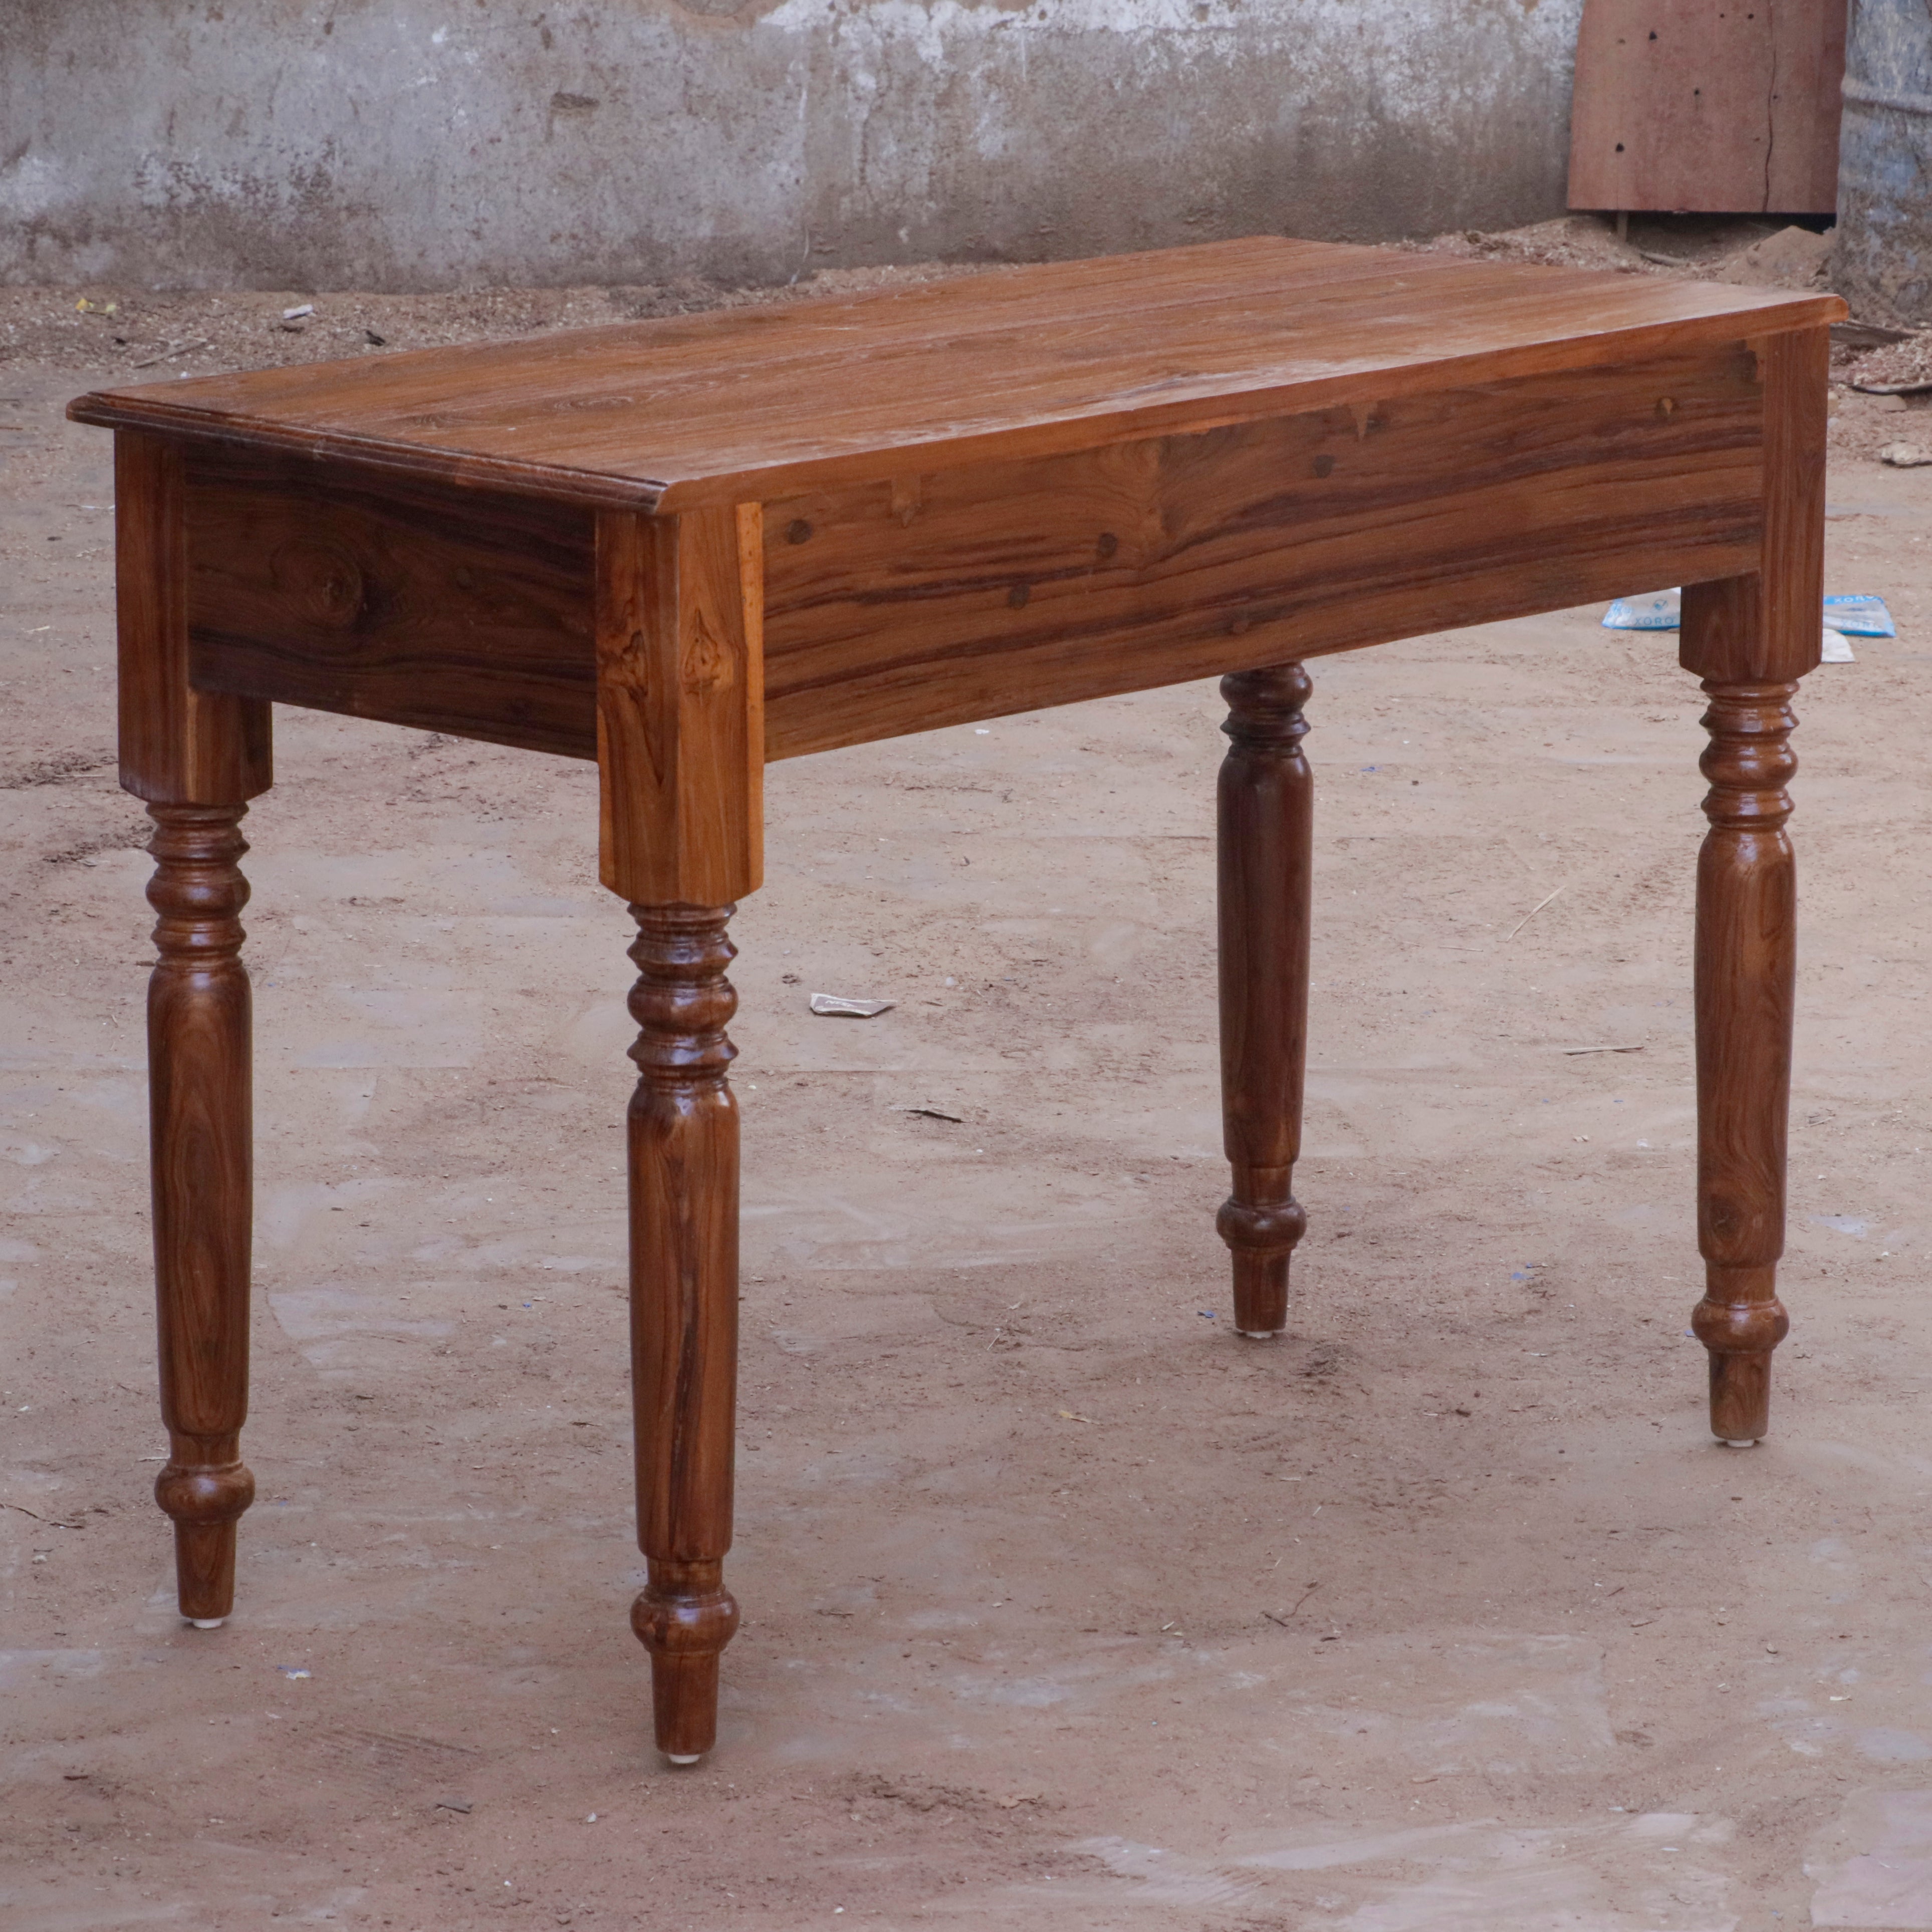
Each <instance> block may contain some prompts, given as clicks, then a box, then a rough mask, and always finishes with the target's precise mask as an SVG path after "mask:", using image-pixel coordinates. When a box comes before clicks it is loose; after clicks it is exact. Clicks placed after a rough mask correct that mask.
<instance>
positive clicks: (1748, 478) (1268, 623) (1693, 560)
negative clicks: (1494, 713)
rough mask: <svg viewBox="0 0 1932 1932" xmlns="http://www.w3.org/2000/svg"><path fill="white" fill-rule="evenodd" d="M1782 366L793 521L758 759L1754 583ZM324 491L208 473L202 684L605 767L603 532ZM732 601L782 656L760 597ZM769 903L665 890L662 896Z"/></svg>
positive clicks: (343, 474)
mask: <svg viewBox="0 0 1932 1932" xmlns="http://www.w3.org/2000/svg"><path fill="white" fill-rule="evenodd" d="M1788 339H1790V338H1773V339H1772V344H1773V346H1772V347H1771V348H1770V349H1769V350H1766V352H1765V354H1766V355H1768V356H1775V355H1776V354H1777V353H1778V350H1777V348H1776V346H1775V345H1776V344H1778V342H1780V341H1786V340H1788ZM1762 360H1763V357H1762V356H1760V357H1754V356H1753V355H1752V353H1751V352H1750V351H1748V350H1746V349H1745V347H1742V345H1741V344H1736V343H1733V344H1730V345H1727V346H1720V347H1715V348H1711V349H1705V350H1698V351H1697V352H1694V353H1683V354H1679V355H1674V356H1666V357H1661V358H1658V359H1653V360H1652V361H1649V362H1642V363H1638V364H1636V365H1632V366H1631V367H1630V368H1625V369H1616V370H1595V371H1583V372H1580V373H1578V374H1572V375H1568V376H1562V377H1547V376H1545V377H1531V378H1527V379H1524V380H1521V381H1517V382H1512V383H1499V384H1494V385H1490V386H1484V387H1481V388H1476V389H1450V390H1448V391H1445V392H1441V393H1439V394H1436V395H1427V396H1412V397H1407V398H1400V399H1398V400H1397V401H1394V402H1391V403H1385V404H1379V405H1378V406H1376V407H1375V408H1373V409H1370V410H1329V411H1325V412H1322V413H1318V414H1316V415H1313V416H1298V417H1292V418H1289V419H1284V420H1283V421H1281V422H1275V423H1269V424H1259V425H1248V426H1247V427H1245V428H1239V429H1232V430H1216V431H1207V432H1204V433H1202V434H1196V435H1192V436H1186V437H1163V438H1158V439H1155V440H1151V441H1148V442H1144V443H1133V444H1127V445H1119V446H1114V447H1112V448H1109V449H1103V450H1100V451H1097V452H1087V453H1085V454H1082V455H1077V456H1071V457H1061V458H1055V459H1052V460H1039V461H1020V462H1013V463H988V464H985V465H983V466H979V467H977V468H974V469H965V470H960V471H944V472H937V473H925V472H916V473H913V474H910V475H905V476H901V477H899V478H893V479H891V480H889V481H885V482H882V483H880V484H876V485H871V486H868V487H863V488H859V489H847V490H838V491H832V492H825V493H817V494H814V495H811V496H794V497H790V498H786V499H781V500H780V501H779V502H776V503H774V504H773V505H770V506H769V508H768V510H766V511H765V512H764V529H765V535H764V538H763V544H762V546H761V547H759V546H756V545H741V546H740V547H739V555H738V564H739V568H741V569H751V568H754V567H761V568H762V570H763V581H764V586H765V588H764V591H763V598H762V606H763V620H762V621H763V637H764V641H765V650H764V652H763V661H765V662H766V665H767V669H766V673H765V676H766V685H765V694H764V703H765V711H764V731H763V736H764V754H765V756H766V757H789V756H793V755H796V754H799V753H800V752H805V751H819V750H823V749H826V748H829V747H832V746H835V745H843V744H851V743H857V742H862V741H864V740H865V739H869V738H877V737H883V736H891V735H893V734H895V733H898V732H901V731H906V730H924V729H929V728H931V727H933V726H935V725H938V724H947V723H952V722H960V721H965V720H968V719H974V718H983V717H987V716H989V715H995V714H997V713H998V712H1002V711H1010V710H1015V709H1025V708H1028V707H1031V706H1034V705H1038V704H1042V703H1066V702H1070V701H1073V700H1076V699H1079V698H1085V697H1097V696H1102V695H1105V694H1110V693H1113V692H1118V691H1128V690H1133V689H1136V688H1141V687H1142V686H1145V685H1150V684H1157V683H1163V682H1174V681H1177V680H1179V679H1186V678H1190V677H1195V676H1202V675H1205V674H1208V673H1213V672H1216V671H1222V670H1228V669H1229V668H1230V667H1242V666H1244V665H1247V664H1265V663H1267V662H1268V661H1281V660H1282V659H1283V658H1285V657H1287V656H1291V655H1295V653H1297V652H1299V653H1301V654H1303V655H1309V656H1313V655H1320V654H1325V653H1326V652H1332V651H1335V650H1339V649H1349V648H1353V647H1355V646H1359V645H1361V644H1364V643H1379V642H1382V641H1383V640H1386V639H1388V638H1390V637H1400V636H1403V635H1407V634H1413V633H1415V632H1417V631H1427V630H1430V629H1435V628H1442V627H1444V626H1446V625H1454V624H1457V623H1466V622H1475V621H1478V619H1487V618H1493V617H1498V616H1514V615H1520V614H1523V613H1526V612H1529V611H1531V610H1544V609H1549V608H1552V607H1562V606H1564V605H1567V604H1574V603H1577V602H1579V601H1583V600H1584V599H1585V598H1589V597H1592V596H1595V595H1611V594H1613V593H1614V592H1617V591H1618V590H1619V589H1628V586H1629V584H1630V583H1631V582H1635V581H1639V580H1656V581H1669V580H1671V579H1672V578H1673V577H1675V578H1677V579H1679V580H1682V579H1685V578H1689V579H1696V578H1697V577H1700V576H1703V577H1712V576H1715V575H1718V574H1731V573H1735V572H1736V571H1739V570H1742V569H1746V568H1751V567H1752V566H1753V565H1755V564H1756V563H1757V562H1758V561H1759V559H1760V556H1761V553H1762V547H1761V538H1760V527H1761V515H1762V512H1761V511H1760V499H1761V496H1762V492H1763V463H1762V457H1761V454H1760V451H1761V447H1762V438H1763V416H1764V402H1763V388H1762V386H1761V384H1760V380H1759V370H1760V363H1761V362H1762ZM311 467H312V466H308V465H305V464H303V463H297V462H294V461H293V460H290V459H288V458H281V457H276V456H270V457H268V458H261V457H252V456H251V457H249V458H246V459H237V458H233V457H230V456H228V455H225V454H223V455H219V456H213V455H211V456H206V457H201V456H197V457H196V458H195V459H194V460H193V464H192V465H191V468H190V491H189V498H188V502H189V554H190V583H191V593H190V618H191V621H192V624H193V631H192V636H193V656H192V664H193V674H194V676H195V678H196V681H197V682H199V683H200V684H202V685H204V686H205V687H208V688H217V689H220V690H224V691H245V692H248V693H249V694H253V695H255V696H257V697H272V698H274V699H275V700H278V701H279V702H283V703H303V704H311V705H315V706H319V707H320V708H322V709H329V710H339V711H346V712H352V713H354V714H356V715H361V716H365V717H374V718H386V719H388V720H389V721H392V722H394V723H398V724H414V725H417V726H420V727H423V728H426V729H433V730H445V731H451V732H455V733H458V734H459V735H462V736H472V737H483V738H488V739H495V740H496V741H498V742H504V743H508V744H518V745H526V746H529V747H530V748H535V749H540V750H545V751H561V752H565V753H568V754H573V755H576V756H580V757H590V756H592V755H594V754H595V748H596V741H595V686H594V678H595V670H594V665H593V663H592V649H591V645H590V640H589V631H590V630H591V629H592V619H591V617H590V616H589V613H588V612H587V610H586V602H587V601H588V598H589V595H590V580H591V575H592V571H591V567H590V563H589V555H588V538H587V535H586V531H587V526H588V517H587V513H585V512H583V511H578V510H577V509H574V508H571V507H569V506H562V507H561V508H559V507H556V506H550V505H535V504H523V503H520V502H519V500H518V499H514V498H509V497H505V496H501V495H496V494H491V493H484V492H480V491H463V490H457V489H455V488H453V487H449V486H447V485H442V484H422V483H418V482H413V481H398V480H397V479H394V478H388V479H386V478H383V477H382V476H380V475H371V474H370V473H369V472H365V471H363V470H362V469H359V468H357V469H350V468H347V467H346V466H345V467H344V468H341V469H331V470H329V471H328V472H326V476H327V478H328V479H329V480H328V481H326V482H323V483H322V484H320V487H314V488H313V489H311V488H310V487H308V483H307V482H306V481H305V471H306V470H307V469H308V468H311ZM1472 479H1474V480H1473V481H1472ZM740 514H742V515H749V514H751V507H750V506H747V507H746V508H745V511H742V513H740ZM693 516H694V520H693V521H692V522H691V524H690V526H689V531H688V535H690V534H694V533H695V532H697V531H699V530H709V531H710V532H714V533H715V535H716V538H717V540H718V544H719V545H720V547H719V550H718V554H717V555H716V556H711V555H710V554H709V553H708V552H707V551H706V550H704V549H703V542H702V541H700V543H699V544H698V547H697V549H696V550H693V549H692V548H691V544H689V543H686V544H685V545H684V547H683V549H682V550H676V545H674V544H673V542H672V539H670V538H669V537H667V536H663V535H660V536H657V537H651V536H649V535H647V534H646V520H643V519H641V518H636V517H631V516H630V515H629V514H628V513H627V512H622V511H616V512H605V513H604V519H605V523H604V528H605V537H604V541H605V544H606V551H607V565H608V566H609V568H610V571H612V572H613V575H612V577H611V578H610V582H609V584H608V586H607V587H608V589H609V592H610V595H612V596H613V598H620V597H629V598H632V599H633V600H634V599H636V598H649V597H652V596H655V597H659V598H666V597H669V596H670V595H672V594H673V591H672V586H673V583H674V582H676V580H678V572H679V571H680V570H682V571H686V572H687V573H688V571H690V570H691V569H696V570H697V571H698V572H699V574H700V577H701V576H702V574H703V571H706V570H707V569H708V570H709V571H712V573H713V574H714V575H715V576H716V577H718V580H719V581H720V583H724V581H725V580H727V578H728V574H729V571H730V568H731V565H730V562H728V561H727V559H726V558H725V557H724V554H723V550H722V547H721V545H722V535H723V532H724V527H725V526H724V520H723V518H724V513H723V512H717V511H711V512H704V513H702V514H699V513H693ZM706 518H709V521H706V520H705V519H706ZM1660 520H1661V522H1662V528H1661V529H1660ZM704 541H709V539H706V540H704ZM667 546H669V547H667ZM674 551H676V554H673V552H674ZM620 556H621V557H623V558H626V559H628V562H625V563H624V564H623V565H622V569H621V570H619V565H618V562H617V559H619V557H620ZM652 559H655V561H653V560H652ZM625 573H628V577H627V579H626V580H627V581H628V583H629V586H630V587H629V588H628V589H625V588H624V587H623V586H622V585H621V584H619V583H618V581H617V577H619V576H622V575H624V574H625ZM741 589H742V586H741ZM703 595H705V596H712V593H711V592H704V593H703ZM718 601H719V598H718V597H717V596H712V604H717V603H718ZM760 602H761V600H760V596H759V595H757V592H756V591H755V589H751V590H745V592H744V594H743V595H741V597H740V598H739V606H740V608H741V610H742V612H743V613H744V614H743V617H742V623H743V624H744V625H755V624H757V622H759V616H758V613H759V610H760ZM707 607H708V606H707ZM640 608H641V606H640ZM656 621H658V622H660V623H661V624H662V625H670V623H671V622H673V619H672V617H671V616H670V610H669V606H668V605H666V606H665V607H664V608H663V609H662V610H658V615H657V619H656ZM682 621H685V622H699V621H702V622H706V623H715V622H718V619H717V617H716V616H715V612H714V614H713V616H709V617H703V616H701V613H697V607H694V612H693V613H687V616H686V617H685V619H683V620H682ZM724 622H726V624H727V626H728V625H729V622H730V619H729V615H728V613H727V614H726V617H725V619H724ZM633 634H639V635H646V636H649V635H659V634H661V635H663V636H666V637H667V636H668V634H669V633H668V631H667V630H666V631H661V632H659V633H654V632H652V631H650V629H649V626H648V625H646V626H643V627H642V628H641V629H640V627H639V626H638V625H635V624H630V623H625V624H622V625H614V624H613V629H612V630H611V631H610V636H611V637H612V639H613V656H612V658H611V659H610V678H611V687H610V688H611V698H610V703H611V705H612V708H613V715H616V712H617V709H618V703H619V700H618V699H617V696H616V694H617V693H618V692H619V691H621V690H622V689H625V688H628V684H627V680H628V679H629V678H630V677H631V672H630V671H628V670H625V661H626V659H625V653H626V652H629V651H630V650H631V646H630V643H629V641H628V640H629V639H630V638H631V636H632V635H633ZM745 637H746V642H745V646H744V649H745V661H746V663H747V664H753V663H755V662H757V661H759V659H760V653H759V652H755V651H754V650H752V649H751V647H750V643H749V641H748V640H749V637H750V632H749V631H746V633H745ZM620 639H621V640H622V646H623V648H622V650H618V649H616V643H617V641H618V640H620ZM639 648H640V652H641V656H640V659H639V661H640V664H641V662H642V660H643V658H648V657H649V652H650V649H652V648H653V647H652V646H648V645H647V646H640V647H639ZM666 648H668V646H666ZM730 649H731V650H732V651H733V652H736V649H738V640H737V638H736V634H735V632H734V633H733V636H732V637H731V639H730ZM637 676H640V677H642V678H643V682H645V683H646V685H650V687H651V688H653V689H655V690H658V691H663V690H665V689H667V688H670V685H669V683H668V682H667V679H666V678H665V676H663V675H659V676H657V677H656V678H655V682H652V679H651V678H650V677H649V676H645V673H644V672H643V670H637ZM756 700H757V693H756V692H755V691H747V693H746V701H747V704H748V706H755V703H756ZM744 715H745V728H746V729H747V730H750V729H751V709H747V710H746V711H745V714H744ZM666 728H667V727H666V726H665V725H664V724H663V723H662V722H661V721H660V722H659V723H658V724H655V725H653V726H652V730H653V731H654V732H655V733H657V734H658V735H657V736H655V737H654V738H652V739H651V740H650V742H651V744H652V745H653V747H654V748H655V751H656V754H658V756H660V757H661V756H663V755H664V754H666V752H667V740H665V739H664V736H663V733H664V730H666ZM733 728H734V729H735V728H736V727H735V726H734V727H733ZM651 769H652V772H653V773H655V771H656V767H655V765H653V766H652V767H651ZM660 781H662V780H661V779H660V778H659V777H656V776H654V777H653V778H652V783H653V784H655V783H658V782H660ZM731 835H732V836H733V838H739V839H740V840H741V841H742V835H741V834H740V833H739V832H736V831H735V830H734V831H733V832H732V834H731ZM653 877H654V878H655V875H653ZM707 886H708V887H709V888H715V889H707ZM725 886H729V887H730V892H740V893H742V892H745V891H748V890H749V889H750V888H749V887H748V886H747V885H745V883H743V880H742V877H736V876H735V875H734V876H733V877H728V878H722V879H718V880H712V881H709V882H703V881H699V882H694V883H691V884H690V885H689V886H688V889H685V888H677V887H676V886H675V885H674V882H672V881H668V880H657V881H656V883H653V884H652V889H651V891H650V892H649V896H650V897H652V898H667V897H668V898H676V897H685V898H691V899H694V900H695V901H700V902H703V903H709V902H712V901H713V900H715V899H717V898H722V897H728V896H730V892H726V891H724V889H723V888H724V887H725Z"/></svg>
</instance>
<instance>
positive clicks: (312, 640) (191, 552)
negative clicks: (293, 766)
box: [185, 447, 597, 757]
mask: <svg viewBox="0 0 1932 1932" xmlns="http://www.w3.org/2000/svg"><path fill="white" fill-rule="evenodd" d="M186 462H187V475H186V492H187V493H186V506H185V520H186V525H187V625H188V634H189V666H190V676H191V677H192V679H193V682H194V685H195V686H196V689H197V690H198V691H229V692H236V693H241V694H246V695H248V696H250V697H257V698H272V699H274V700H275V701H276V702H277V703H283V704H301V705H305V706H308V707H309V708H311V709H314V710H319V711H338V712H347V713H348V714H350V715H352V716H356V717H362V718H380V719H382V720H383V721H385V722H386V723H389V724H407V725H414V726H416V727H419V728H420V729H422V730H436V731H449V732H452V733H455V734H456V735H457V736H460V737H466V738H481V739H488V740H490V741H492V742H496V743H498V744H505V745H517V746H520V747H521V748H524V749H526V750H529V751H557V752H563V753H565V754H568V755H571V756H573V757H594V756H595V751H596V730H597V724H596V682H595V677H596V673H595V646H594V643H593V641H592V581H593V577H594V570H593V562H592V559H593V555H594V544H593V538H592V517H591V513H590V512H589V511H587V510H586V509H583V508H581V507H580V506H578V505H571V504H555V503H547V502H541V501H540V500H538V499H532V498H529V497H523V496H505V495H502V494H501V493H492V492H488V491H484V490H461V489H458V488H457V487H455V486H453V485H452V484H441V483H436V482H431V481H424V480H423V479H422V478H414V477H409V476H395V475H388V474H386V473H385V472H380V471H369V470H366V469H358V468H356V467H353V466H348V465H344V466H318V465H317V463H315V462H314V460H312V459H305V458H294V457H290V456H287V455H281V454H278V453H276V452H266V453H265V452H260V451H244V450H235V449H226V448H219V449H215V448H206V447H191V448H190V449H189V451H188V452H187V459H186Z"/></svg>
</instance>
